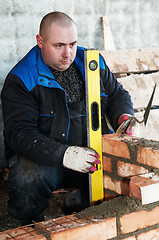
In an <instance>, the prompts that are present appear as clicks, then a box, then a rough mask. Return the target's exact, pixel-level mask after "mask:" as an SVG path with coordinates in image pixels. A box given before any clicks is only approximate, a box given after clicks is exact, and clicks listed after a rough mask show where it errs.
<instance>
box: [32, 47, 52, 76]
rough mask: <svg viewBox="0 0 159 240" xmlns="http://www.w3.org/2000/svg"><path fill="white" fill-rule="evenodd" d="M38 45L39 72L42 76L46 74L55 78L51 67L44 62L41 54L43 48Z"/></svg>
mask: <svg viewBox="0 0 159 240" xmlns="http://www.w3.org/2000/svg"><path fill="white" fill-rule="evenodd" d="M36 47H37V52H38V54H37V68H38V72H39V74H40V75H41V76H45V77H48V78H52V79H55V78H54V76H53V75H52V73H51V71H50V69H49V67H48V66H47V65H46V63H45V62H44V60H43V59H42V55H41V50H40V48H39V47H38V46H36Z"/></svg>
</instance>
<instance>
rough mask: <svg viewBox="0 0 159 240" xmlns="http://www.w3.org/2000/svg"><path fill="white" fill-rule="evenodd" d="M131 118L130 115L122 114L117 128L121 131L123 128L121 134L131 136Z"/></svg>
mask: <svg viewBox="0 0 159 240" xmlns="http://www.w3.org/2000/svg"><path fill="white" fill-rule="evenodd" d="M131 117H132V115H130V114H126V113H124V114H122V115H121V116H120V117H119V119H118V124H119V127H121V129H122V125H123V126H124V127H123V131H122V132H121V133H126V134H127V135H131V136H132V134H133V128H132V124H131ZM121 124H122V125H121ZM125 126H126V127H125Z"/></svg>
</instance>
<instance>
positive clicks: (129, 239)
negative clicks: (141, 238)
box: [123, 236, 146, 240]
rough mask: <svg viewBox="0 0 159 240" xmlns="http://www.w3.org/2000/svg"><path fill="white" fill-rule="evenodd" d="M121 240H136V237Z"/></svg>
mask: <svg viewBox="0 0 159 240" xmlns="http://www.w3.org/2000/svg"><path fill="white" fill-rule="evenodd" d="M123 240H136V237H135V236H132V237H128V238H124V239H123ZM145 240H146V239H145Z"/></svg>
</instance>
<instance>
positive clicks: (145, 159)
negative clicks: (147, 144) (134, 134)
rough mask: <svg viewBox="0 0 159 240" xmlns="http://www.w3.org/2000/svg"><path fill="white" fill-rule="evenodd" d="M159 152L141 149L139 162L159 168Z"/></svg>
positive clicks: (138, 157) (138, 156)
mask: <svg viewBox="0 0 159 240" xmlns="http://www.w3.org/2000/svg"><path fill="white" fill-rule="evenodd" d="M158 159H159V150H154V149H152V148H139V149H138V155H137V161H138V162H139V163H143V164H145V165H148V166H152V167H155V168H159V161H158Z"/></svg>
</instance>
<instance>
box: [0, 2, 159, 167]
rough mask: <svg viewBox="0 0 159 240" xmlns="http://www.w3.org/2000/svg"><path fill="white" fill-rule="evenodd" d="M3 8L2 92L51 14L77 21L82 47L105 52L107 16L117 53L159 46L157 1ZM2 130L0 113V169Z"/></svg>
mask: <svg viewBox="0 0 159 240" xmlns="http://www.w3.org/2000/svg"><path fill="white" fill-rule="evenodd" d="M0 6H1V7H0V90H1V88H2V85H3V82H4V79H5V76H6V75H7V73H8V71H9V70H10V69H11V68H12V67H13V66H14V64H16V62H17V61H19V60H20V59H21V58H22V57H23V56H24V55H25V54H26V52H27V51H29V50H30V49H31V48H32V46H34V45H35V44H36V41H35V36H36V34H37V33H38V28H39V23H40V20H41V18H42V17H43V16H44V15H45V14H46V13H48V12H50V11H54V10H57V11H64V12H65V13H67V14H69V15H70V16H71V17H72V18H73V19H74V21H75V22H76V24H77V28H78V32H79V45H81V46H85V47H93V48H98V49H100V50H101V49H102V48H103V36H102V19H101V17H102V16H104V15H106V16H107V17H108V19H109V21H110V24H111V28H112V32H113V36H114V40H115V46H116V48H117V49H125V48H142V47H158V45H159V44H158V39H159V31H158V22H159V14H158V12H159V1H157V0H129V1H128V0H45V1H44V0H28V1H26V0H25V1H24V0H5V1H4V0H0ZM8 94H9V93H8ZM0 111H1V103H0ZM2 129H3V126H2V116H1V112H0V166H3V165H5V160H4V155H3V140H2Z"/></svg>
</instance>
